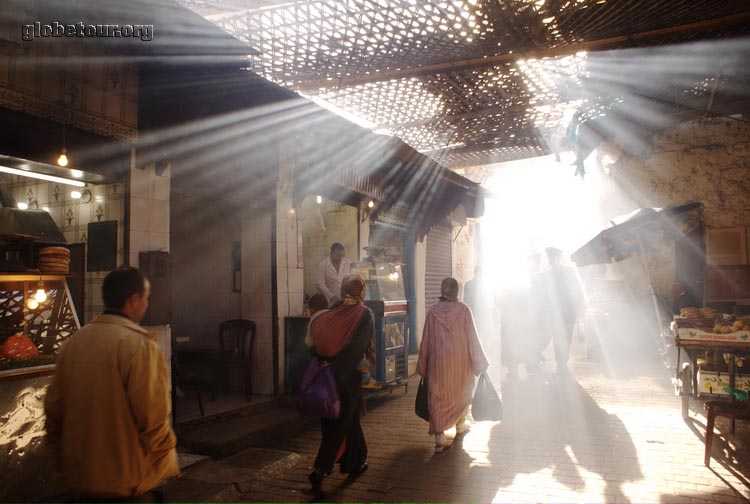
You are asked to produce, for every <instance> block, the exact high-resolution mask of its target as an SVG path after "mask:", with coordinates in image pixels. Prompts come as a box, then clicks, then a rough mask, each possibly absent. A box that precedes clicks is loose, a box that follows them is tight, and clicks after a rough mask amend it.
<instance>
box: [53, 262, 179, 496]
mask: <svg viewBox="0 0 750 504" xmlns="http://www.w3.org/2000/svg"><path fill="white" fill-rule="evenodd" d="M150 290H151V289H150V284H149V281H148V279H146V278H145V277H144V276H143V274H142V273H141V272H140V271H139V270H137V269H136V268H132V267H123V268H119V269H116V270H114V271H112V272H110V273H109V274H108V275H107V277H106V278H105V279H104V283H103V285H102V295H103V298H104V304H105V306H106V308H107V309H106V310H105V312H104V313H103V314H102V315H99V316H98V317H96V318H95V319H94V320H92V321H91V322H90V323H89V324H87V325H86V326H84V327H83V328H81V330H79V331H78V332H77V333H76V334H74V335H73V336H72V337H71V338H70V339H69V340H68V341H67V342H66V343H65V344H64V345H63V346H62V348H61V349H60V352H59V354H58V356H57V368H56V370H55V375H54V377H53V379H52V383H51V385H50V386H49V388H48V390H47V396H46V398H45V401H44V410H45V413H46V415H47V424H46V427H47V439H48V441H49V443H50V444H51V445H52V446H53V449H54V450H55V452H56V453H57V454H58V456H59V457H60V463H61V467H62V472H63V476H64V478H65V481H66V483H67V485H68V486H69V488H70V490H71V491H73V492H75V493H76V494H77V496H78V497H79V498H81V499H96V500H105V499H127V500H129V501H140V502H149V501H153V500H154V499H155V497H156V495H155V493H154V492H153V488H154V487H155V486H156V485H157V484H158V483H159V481H161V480H162V479H164V478H167V477H170V476H175V475H177V474H179V466H178V463H177V452H176V450H175V445H176V440H175V435H174V432H173V431H172V427H171V425H170V421H169V411H170V402H169V379H168V377H167V367H166V362H165V359H164V355H163V354H162V352H161V350H160V349H159V346H158V345H157V344H156V342H154V341H153V340H152V339H150V338H149V335H148V332H147V331H146V330H145V329H143V328H142V327H140V326H139V325H138V322H139V321H140V320H141V318H143V315H144V313H145V312H146V308H148V298H149V295H150Z"/></svg>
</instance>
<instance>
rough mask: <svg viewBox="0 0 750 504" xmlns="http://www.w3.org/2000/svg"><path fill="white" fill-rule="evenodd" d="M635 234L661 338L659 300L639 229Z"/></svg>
mask: <svg viewBox="0 0 750 504" xmlns="http://www.w3.org/2000/svg"><path fill="white" fill-rule="evenodd" d="M635 235H636V236H637V237H638V247H639V248H640V250H641V259H642V260H643V266H644V267H645V268H646V276H648V288H649V290H650V291H651V300H652V301H653V302H654V310H656V321H657V323H658V324H659V338H661V330H662V320H661V311H660V310H659V301H658V300H657V299H656V291H655V290H654V281H653V279H652V278H651V270H650V269H649V267H648V261H646V251H645V250H644V248H643V240H642V239H641V233H640V231H636V232H635Z"/></svg>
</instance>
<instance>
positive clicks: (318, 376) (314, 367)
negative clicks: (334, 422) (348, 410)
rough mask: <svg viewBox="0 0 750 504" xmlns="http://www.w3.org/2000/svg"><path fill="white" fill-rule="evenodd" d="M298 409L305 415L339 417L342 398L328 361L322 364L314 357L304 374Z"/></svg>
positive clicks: (298, 397)
mask: <svg viewBox="0 0 750 504" xmlns="http://www.w3.org/2000/svg"><path fill="white" fill-rule="evenodd" d="M297 411H299V412H300V413H302V414H303V415H310V416H317V417H323V418H331V419H334V418H338V417H339V414H340V413H341V400H340V399H339V391H338V389H337V388H336V380H335V379H334V377H333V369H331V367H330V366H329V365H328V363H327V362H326V363H323V364H321V362H320V359H318V358H317V357H313V358H312V360H311V361H310V364H308V365H307V369H305V374H304V375H302V384H301V385H300V388H299V392H298V394H297Z"/></svg>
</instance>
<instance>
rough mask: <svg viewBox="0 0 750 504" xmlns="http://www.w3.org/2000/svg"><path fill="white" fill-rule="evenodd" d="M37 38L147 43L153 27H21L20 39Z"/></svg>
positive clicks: (117, 25)
mask: <svg viewBox="0 0 750 504" xmlns="http://www.w3.org/2000/svg"><path fill="white" fill-rule="evenodd" d="M39 37H44V38H46V37H126V38H139V39H141V40H143V41H145V42H149V41H151V40H152V39H153V38H154V25H147V24H135V25H132V24H122V25H121V24H84V23H83V22H82V21H79V22H77V23H73V24H65V23H60V22H58V21H54V22H52V23H40V22H39V21H37V22H35V23H32V24H27V25H23V26H21V38H22V39H23V40H25V41H27V42H28V41H31V40H34V39H35V38H39Z"/></svg>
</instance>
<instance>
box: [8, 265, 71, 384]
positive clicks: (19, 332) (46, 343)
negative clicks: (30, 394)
mask: <svg viewBox="0 0 750 504" xmlns="http://www.w3.org/2000/svg"><path fill="white" fill-rule="evenodd" d="M40 291H41V292H40ZM42 293H43V294H42ZM79 328H80V322H79V319H78V315H77V313H76V310H75V307H74V304H73V301H72V297H71V294H70V289H69V287H68V281H67V276H66V275H50V274H33V273H29V272H24V273H0V379H3V378H9V377H18V376H21V375H23V376H26V375H28V374H37V375H39V374H40V373H41V374H45V373H51V372H52V369H53V364H54V361H55V355H56V354H57V351H58V350H59V348H60V345H62V343H63V342H64V341H65V340H66V339H67V338H68V337H70V336H71V335H72V334H73V333H74V332H75V331H76V330H78V329H79Z"/></svg>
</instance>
